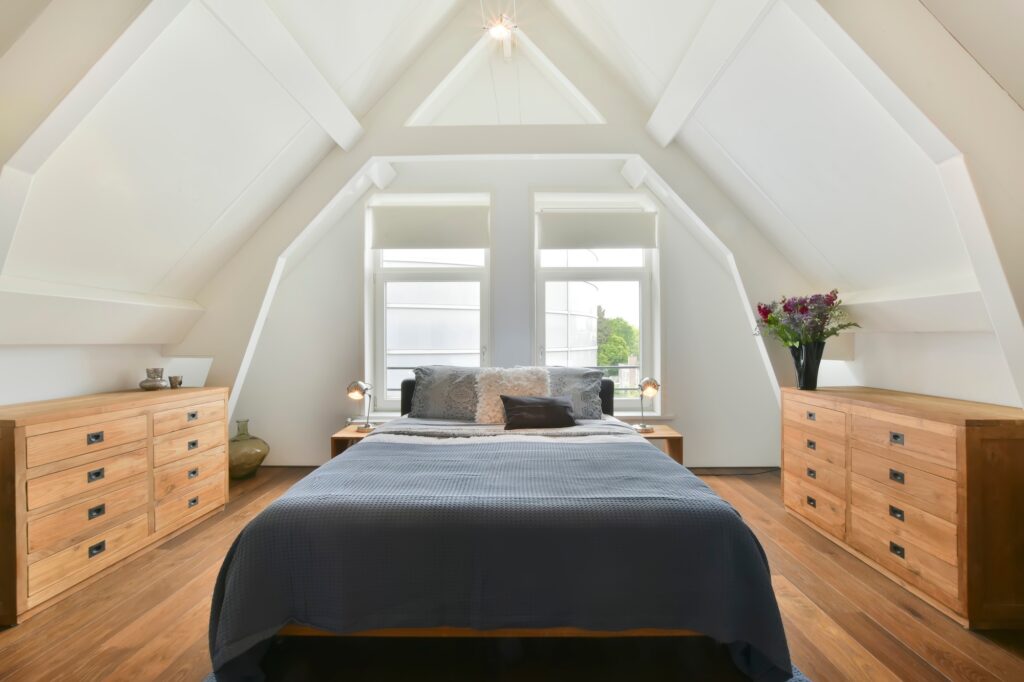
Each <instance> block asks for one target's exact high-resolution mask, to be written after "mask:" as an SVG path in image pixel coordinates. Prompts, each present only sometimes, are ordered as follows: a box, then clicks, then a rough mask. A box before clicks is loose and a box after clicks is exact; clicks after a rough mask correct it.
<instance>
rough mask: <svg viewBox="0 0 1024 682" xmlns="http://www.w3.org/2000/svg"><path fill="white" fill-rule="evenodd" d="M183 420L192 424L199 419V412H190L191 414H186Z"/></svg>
mask: <svg viewBox="0 0 1024 682" xmlns="http://www.w3.org/2000/svg"><path fill="white" fill-rule="evenodd" d="M185 418H186V419H187V420H188V421H190V422H194V421H195V420H197V419H199V410H192V411H191V412H188V413H187V414H186V415H185Z"/></svg>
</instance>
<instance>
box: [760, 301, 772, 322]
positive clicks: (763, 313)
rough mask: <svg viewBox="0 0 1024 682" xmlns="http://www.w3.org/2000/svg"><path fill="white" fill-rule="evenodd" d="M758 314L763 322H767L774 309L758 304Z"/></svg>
mask: <svg viewBox="0 0 1024 682" xmlns="http://www.w3.org/2000/svg"><path fill="white" fill-rule="evenodd" d="M757 314H758V315H760V316H761V319H762V320H767V319H768V316H769V315H771V314H772V309H771V308H769V307H768V306H766V305H765V304H764V303H758V304H757Z"/></svg>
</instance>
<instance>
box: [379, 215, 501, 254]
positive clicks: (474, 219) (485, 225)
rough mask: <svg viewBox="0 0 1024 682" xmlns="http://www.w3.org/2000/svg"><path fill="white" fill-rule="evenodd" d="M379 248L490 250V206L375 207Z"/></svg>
mask: <svg viewBox="0 0 1024 682" xmlns="http://www.w3.org/2000/svg"><path fill="white" fill-rule="evenodd" d="M372 211H373V236H372V240H371V245H372V247H373V248H375V249H486V248H488V247H489V246H490V229H489V220H490V207H489V206H374V207H373V209H372Z"/></svg>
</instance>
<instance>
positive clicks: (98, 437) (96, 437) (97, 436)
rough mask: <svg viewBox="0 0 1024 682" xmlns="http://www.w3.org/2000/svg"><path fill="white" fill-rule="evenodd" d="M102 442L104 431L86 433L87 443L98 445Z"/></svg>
mask: <svg viewBox="0 0 1024 682" xmlns="http://www.w3.org/2000/svg"><path fill="white" fill-rule="evenodd" d="M102 442H103V432H102V431H93V432H92V433H87V434H85V444H86V445H96V444H97V443H102Z"/></svg>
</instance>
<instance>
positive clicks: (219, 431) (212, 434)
mask: <svg viewBox="0 0 1024 682" xmlns="http://www.w3.org/2000/svg"><path fill="white" fill-rule="evenodd" d="M223 444H224V424H223V423H217V424H207V425H206V426H196V427H193V428H191V429H185V430H183V431H176V432H175V433H174V434H173V435H170V436H164V437H163V438H161V439H160V440H159V441H156V442H154V443H153V466H158V467H159V466H163V465H165V464H169V463H171V462H174V461H177V460H179V459H184V458H185V457H189V456H190V455H197V454H199V453H200V452H203V451H205V450H209V449H210V448H215V447H217V446H218V445H223Z"/></svg>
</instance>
